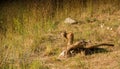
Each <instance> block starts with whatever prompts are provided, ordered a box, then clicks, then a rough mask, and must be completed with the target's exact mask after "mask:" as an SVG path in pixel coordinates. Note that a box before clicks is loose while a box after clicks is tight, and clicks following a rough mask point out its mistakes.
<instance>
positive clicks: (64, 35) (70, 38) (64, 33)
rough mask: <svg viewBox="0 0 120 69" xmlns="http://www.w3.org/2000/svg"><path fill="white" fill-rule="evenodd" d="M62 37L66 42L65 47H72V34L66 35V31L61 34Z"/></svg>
mask: <svg viewBox="0 0 120 69" xmlns="http://www.w3.org/2000/svg"><path fill="white" fill-rule="evenodd" d="M61 35H62V37H63V38H65V40H66V41H67V46H69V45H72V44H73V41H74V34H73V33H72V32H69V33H67V32H66V31H64V32H62V33H61Z"/></svg>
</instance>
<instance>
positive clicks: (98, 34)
mask: <svg viewBox="0 0 120 69" xmlns="http://www.w3.org/2000/svg"><path fill="white" fill-rule="evenodd" d="M73 1H74V0H73ZM116 1H117V0H116ZM48 2H49V1H48ZM74 2H75V1H74ZM99 2H100V4H102V1H99ZM69 3H70V4H73V2H69ZM69 3H67V1H65V2H64V3H63V8H62V9H59V6H57V10H56V11H55V12H57V13H55V14H54V17H52V16H50V15H49V13H47V11H48V10H45V9H44V10H42V12H44V13H43V14H41V13H40V14H38V13H39V12H38V11H40V10H41V9H43V8H41V7H40V6H39V4H37V3H35V4H30V5H28V6H26V5H25V4H23V5H22V4H21V3H20V2H18V5H16V4H15V3H12V4H13V5H10V4H9V6H7V5H6V4H3V7H2V11H1V12H0V13H2V14H0V32H1V34H0V69H64V68H65V69H67V68H69V69H79V68H81V69H96V68H98V69H103V68H104V67H105V68H108V69H109V68H115V66H114V64H113V63H115V65H119V64H120V63H119V62H118V61H119V60H118V58H120V55H119V53H120V52H119V47H120V46H119V45H120V43H119V38H118V37H119V35H117V33H116V30H117V28H118V26H119V16H118V15H115V14H118V12H119V10H118V8H117V6H115V7H114V8H116V9H115V10H114V8H112V7H111V6H112V4H111V5H110V6H109V5H108V4H107V5H100V6H98V7H99V8H100V9H98V12H95V11H96V8H95V6H94V4H92V1H91V0H90V2H88V4H87V6H86V7H84V6H83V8H82V7H81V8H79V7H77V6H81V4H79V1H78V0H76V5H73V6H70V4H69ZM15 5H16V6H15ZM36 5H37V6H38V7H37V9H36V7H35V6H36ZM88 6H89V7H88ZM102 6H105V7H104V8H103V9H102V8H101V7H102ZM20 7H24V8H22V9H20ZM43 7H45V6H43ZM16 8H19V9H16ZM69 8H71V9H69ZM74 8H77V9H75V10H74ZM110 8H112V9H110ZM13 9H14V11H12V10H13ZM47 9H49V8H48V7H47ZM81 10H82V11H81ZM28 11H29V12H28ZM52 11H53V10H52ZM117 11H118V12H117ZM4 12H6V13H4ZM69 16H70V17H72V18H74V19H76V20H78V21H80V23H79V24H76V25H68V24H64V19H65V18H66V17H69ZM81 22H82V23H81ZM102 24H104V27H102V28H101V25H102ZM108 27H109V28H112V30H110V29H108ZM64 30H66V31H72V32H73V33H74V35H75V41H78V40H81V39H85V40H90V41H91V42H92V43H93V44H95V43H102V42H106V43H113V44H115V47H114V48H108V47H105V49H107V50H108V51H112V52H103V53H101V51H100V53H94V54H92V55H87V56H82V55H81V54H77V55H76V56H74V57H71V58H68V59H65V60H58V59H57V57H58V55H59V54H60V53H61V51H62V49H63V47H65V45H66V42H64V41H63V39H62V38H61V36H60V33H61V31H64ZM75 41H74V42H75ZM114 51H115V52H117V53H114ZM114 55H117V56H115V57H114V58H113V56H114ZM103 59H104V60H105V61H104V60H103ZM112 61H114V62H113V63H112ZM111 64H112V65H111ZM118 68H119V66H118Z"/></svg>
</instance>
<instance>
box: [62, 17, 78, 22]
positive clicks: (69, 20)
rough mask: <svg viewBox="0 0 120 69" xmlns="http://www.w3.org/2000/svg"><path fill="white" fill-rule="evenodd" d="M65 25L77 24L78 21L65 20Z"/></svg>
mask: <svg viewBox="0 0 120 69" xmlns="http://www.w3.org/2000/svg"><path fill="white" fill-rule="evenodd" d="M64 23H68V24H77V21H76V20H74V19H72V18H70V17H68V18H66V19H65V21H64Z"/></svg>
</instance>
